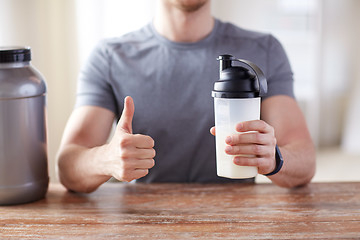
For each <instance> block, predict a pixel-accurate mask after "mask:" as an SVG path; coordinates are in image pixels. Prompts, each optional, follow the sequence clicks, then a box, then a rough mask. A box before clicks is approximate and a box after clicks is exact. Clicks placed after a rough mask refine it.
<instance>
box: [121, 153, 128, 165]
mask: <svg viewBox="0 0 360 240" xmlns="http://www.w3.org/2000/svg"><path fill="white" fill-rule="evenodd" d="M119 157H120V159H123V160H126V159H129V157H130V155H129V153H128V152H127V151H120V154H119ZM126 164H127V162H126V161H125V162H123V165H126Z"/></svg>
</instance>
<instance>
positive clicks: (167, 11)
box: [154, 1, 214, 43]
mask: <svg viewBox="0 0 360 240" xmlns="http://www.w3.org/2000/svg"><path fill="white" fill-rule="evenodd" d="M154 26H155V29H156V31H157V32H158V33H159V34H160V35H162V36H164V37H165V38H167V39H169V40H171V41H173V42H189V43H191V42H197V41H200V40H201V39H204V38H205V37H206V36H207V35H209V34H210V33H211V31H212V29H213V27H214V18H213V17H212V16H211V13H210V1H209V2H207V3H206V4H205V5H204V6H202V7H201V8H200V9H198V10H197V11H195V12H186V11H184V10H181V9H178V8H176V7H174V6H171V5H169V4H165V3H163V4H158V8H157V14H156V16H155V18H154Z"/></svg>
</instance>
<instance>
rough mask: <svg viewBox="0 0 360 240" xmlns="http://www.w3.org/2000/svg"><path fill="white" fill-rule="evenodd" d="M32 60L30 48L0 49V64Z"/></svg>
mask: <svg viewBox="0 0 360 240" xmlns="http://www.w3.org/2000/svg"><path fill="white" fill-rule="evenodd" d="M30 60H31V50H30V47H0V63H12V62H28V61H30Z"/></svg>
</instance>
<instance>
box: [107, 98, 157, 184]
mask: <svg viewBox="0 0 360 240" xmlns="http://www.w3.org/2000/svg"><path fill="white" fill-rule="evenodd" d="M134 111H135V106H134V102H133V99H132V98H131V97H126V98H125V103H124V110H123V112H122V115H121V118H120V120H119V122H118V124H117V127H116V130H115V133H114V136H113V138H112V139H111V141H110V143H109V145H108V147H109V148H108V151H109V152H108V153H109V154H110V159H108V161H107V164H108V169H109V171H110V174H111V175H112V176H113V177H114V178H116V179H118V180H120V181H126V182H130V181H132V180H134V179H138V178H141V177H144V176H146V175H147V174H148V173H149V169H150V168H152V167H153V166H154V165H155V162H154V159H153V158H154V157H155V150H154V140H153V139H152V138H151V137H150V136H146V135H141V134H133V132H132V119H133V116H134Z"/></svg>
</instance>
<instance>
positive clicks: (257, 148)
mask: <svg viewBox="0 0 360 240" xmlns="http://www.w3.org/2000/svg"><path fill="white" fill-rule="evenodd" d="M253 151H254V153H255V155H260V154H261V153H262V147H261V146H260V145H257V144H254V145H253Z"/></svg>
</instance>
